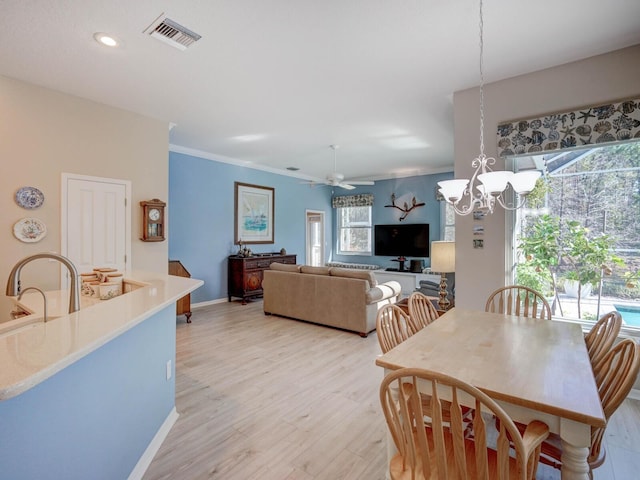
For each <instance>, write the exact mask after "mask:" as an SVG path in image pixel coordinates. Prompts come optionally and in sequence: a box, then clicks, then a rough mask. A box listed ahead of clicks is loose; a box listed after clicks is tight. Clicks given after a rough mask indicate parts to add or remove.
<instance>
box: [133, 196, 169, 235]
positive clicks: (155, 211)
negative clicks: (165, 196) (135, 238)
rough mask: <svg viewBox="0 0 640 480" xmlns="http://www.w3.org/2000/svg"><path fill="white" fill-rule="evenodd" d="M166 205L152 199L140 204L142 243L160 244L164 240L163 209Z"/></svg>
mask: <svg viewBox="0 0 640 480" xmlns="http://www.w3.org/2000/svg"><path fill="white" fill-rule="evenodd" d="M166 205H167V204H166V203H164V202H162V201H160V200H158V199H157V198H154V199H153V200H145V201H142V202H140V206H141V207H142V238H140V240H142V241H143V242H162V241H163V240H164V230H165V229H164V207H166Z"/></svg>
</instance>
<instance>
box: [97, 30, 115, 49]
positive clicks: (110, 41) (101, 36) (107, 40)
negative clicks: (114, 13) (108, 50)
mask: <svg viewBox="0 0 640 480" xmlns="http://www.w3.org/2000/svg"><path fill="white" fill-rule="evenodd" d="M93 38H94V39H95V40H96V42H98V43H100V44H102V45H105V46H107V47H117V46H118V45H120V42H119V41H118V39H117V38H116V37H114V36H112V35H109V34H107V33H102V32H97V33H94V34H93Z"/></svg>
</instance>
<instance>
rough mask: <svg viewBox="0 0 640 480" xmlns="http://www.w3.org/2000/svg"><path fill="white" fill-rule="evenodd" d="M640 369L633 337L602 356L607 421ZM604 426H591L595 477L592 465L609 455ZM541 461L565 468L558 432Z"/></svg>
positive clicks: (590, 457)
mask: <svg viewBox="0 0 640 480" xmlns="http://www.w3.org/2000/svg"><path fill="white" fill-rule="evenodd" d="M639 369H640V345H638V344H637V343H636V342H635V341H633V340H631V339H626V340H623V341H621V342H620V343H618V345H616V346H615V347H613V348H612V349H611V350H609V352H608V353H607V354H606V355H605V356H604V358H603V359H602V361H601V364H600V369H599V372H598V373H597V374H596V376H595V377H596V385H597V386H598V393H599V394H600V401H601V402H602V410H603V411H604V416H605V419H606V420H607V423H608V422H609V419H610V418H611V415H613V413H614V412H615V411H616V410H617V409H618V407H619V406H620V404H621V403H622V402H623V401H624V399H625V398H626V397H627V395H628V394H629V392H630V391H631V388H632V387H633V384H634V382H635V381H636V378H637V377H638V370H639ZM605 429H606V426H605V427H600V428H595V427H592V428H591V447H590V449H589V455H588V457H587V462H588V463H589V478H593V469H595V468H598V467H599V466H600V465H602V464H603V463H604V461H605V458H606V451H605V448H604V445H603V444H602V438H603V436H604V432H605ZM540 462H542V463H545V464H547V465H551V466H553V467H555V468H558V469H560V468H562V447H561V443H560V438H559V437H558V436H557V435H555V434H551V435H550V436H549V438H548V439H547V440H545V441H544V442H543V444H542V452H541V455H540Z"/></svg>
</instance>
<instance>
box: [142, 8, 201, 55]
mask: <svg viewBox="0 0 640 480" xmlns="http://www.w3.org/2000/svg"><path fill="white" fill-rule="evenodd" d="M144 33H147V34H149V35H151V36H152V37H154V38H157V39H158V40H162V41H163V42H165V43H168V44H169V45H171V46H172V47H175V48H177V49H179V50H186V49H187V48H188V47H190V46H191V45H192V44H193V43H194V42H197V41H198V40H200V38H201V36H200V35H198V34H197V33H195V32H192V31H191V30H189V29H188V28H185V27H183V26H182V25H180V24H179V23H177V22H174V21H173V20H171V19H170V18H167V17H166V16H165V14H164V13H163V14H162V15H160V16H159V17H158V18H157V19H156V20H155V21H154V22H153V23H152V24H151V25H149V27H148V28H147V29H146V30H145V31H144Z"/></svg>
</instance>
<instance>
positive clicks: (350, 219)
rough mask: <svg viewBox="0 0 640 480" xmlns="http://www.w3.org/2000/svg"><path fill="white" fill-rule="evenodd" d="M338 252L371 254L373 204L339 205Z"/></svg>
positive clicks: (337, 210)
mask: <svg viewBox="0 0 640 480" xmlns="http://www.w3.org/2000/svg"><path fill="white" fill-rule="evenodd" d="M336 213H337V217H338V254H340V255H371V206H365V207H338V208H336Z"/></svg>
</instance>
